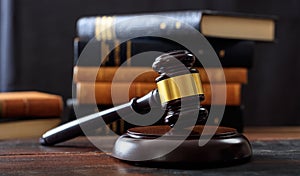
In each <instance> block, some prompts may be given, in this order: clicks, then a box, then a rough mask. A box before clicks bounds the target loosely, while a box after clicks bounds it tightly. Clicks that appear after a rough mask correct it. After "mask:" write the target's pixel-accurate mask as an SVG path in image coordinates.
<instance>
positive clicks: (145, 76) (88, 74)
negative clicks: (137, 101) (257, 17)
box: [73, 66, 248, 84]
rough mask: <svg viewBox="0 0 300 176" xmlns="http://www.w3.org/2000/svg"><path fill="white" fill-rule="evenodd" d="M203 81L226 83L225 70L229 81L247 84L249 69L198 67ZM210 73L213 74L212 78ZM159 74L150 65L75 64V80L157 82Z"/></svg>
mask: <svg viewBox="0 0 300 176" xmlns="http://www.w3.org/2000/svg"><path fill="white" fill-rule="evenodd" d="M197 69H198V71H199V74H200V77H201V82H202V83H224V80H223V79H222V74H223V72H224V76H225V81H226V82H227V83H242V84H246V83H247V80H248V74H247V73H248V71H247V69H246V68H224V69H218V68H208V69H204V68H200V67H197ZM208 74H209V75H211V77H210V79H209V78H208ZM158 76H159V74H158V73H157V72H155V71H153V69H151V68H150V67H122V68H119V67H101V68H99V67H83V66H75V67H74V74H73V81H74V83H77V82H112V81H116V82H133V81H134V82H155V79H156V78H157V77H158Z"/></svg>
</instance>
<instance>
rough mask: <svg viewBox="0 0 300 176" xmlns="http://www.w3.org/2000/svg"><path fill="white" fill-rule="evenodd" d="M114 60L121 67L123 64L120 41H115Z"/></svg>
mask: <svg viewBox="0 0 300 176" xmlns="http://www.w3.org/2000/svg"><path fill="white" fill-rule="evenodd" d="M114 60H115V65H116V66H119V65H120V64H121V52H120V41H119V40H115V49H114Z"/></svg>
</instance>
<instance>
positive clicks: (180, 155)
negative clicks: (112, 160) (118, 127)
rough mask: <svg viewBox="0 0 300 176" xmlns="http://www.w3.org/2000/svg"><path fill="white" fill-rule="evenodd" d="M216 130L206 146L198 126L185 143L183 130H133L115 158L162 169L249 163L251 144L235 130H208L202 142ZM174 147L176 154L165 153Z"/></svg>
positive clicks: (121, 140) (116, 149)
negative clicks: (203, 143)
mask: <svg viewBox="0 0 300 176" xmlns="http://www.w3.org/2000/svg"><path fill="white" fill-rule="evenodd" d="M216 128H217V130H216V132H215V133H213V135H212V138H211V139H210V140H209V141H208V142H207V143H206V144H205V145H204V146H199V139H200V135H201V134H202V132H203V129H204V126H200V125H199V126H195V127H194V128H193V129H192V131H191V133H190V135H189V136H188V137H187V138H186V139H185V140H182V139H184V138H185V137H184V136H183V134H184V132H183V131H182V130H177V131H176V130H171V128H170V127H169V126H149V127H136V128H132V129H129V130H128V131H127V133H126V134H124V135H122V136H120V137H119V138H118V140H117V141H116V143H115V146H114V149H113V153H112V155H113V156H114V157H116V158H118V159H121V160H124V161H129V162H133V163H135V164H141V165H156V166H157V165H159V166H162V167H164V166H168V167H169V166H172V165H174V166H182V167H186V166H197V167H215V166H220V165H222V166H225V165H231V164H239V163H244V162H247V161H249V160H250V158H251V156H252V149H251V145H250V143H249V141H248V140H247V138H246V137H245V136H243V135H242V134H240V133H238V132H237V131H236V130H235V129H233V128H227V127H213V126H207V129H208V130H207V131H208V132H207V131H206V132H205V133H203V134H202V138H201V139H202V140H203V138H204V139H205V138H206V137H209V135H210V134H212V131H214V129H216ZM185 130H188V129H185ZM162 135H164V138H163V139H162V138H161V136H162ZM177 144H179V145H178V146H177V147H176V145H177ZM174 145H175V147H174V149H173V150H171V151H169V152H166V151H168V150H169V149H170V148H171V147H173V146H174ZM145 159H146V160H145Z"/></svg>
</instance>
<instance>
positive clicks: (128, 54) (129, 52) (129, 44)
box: [126, 40, 132, 66]
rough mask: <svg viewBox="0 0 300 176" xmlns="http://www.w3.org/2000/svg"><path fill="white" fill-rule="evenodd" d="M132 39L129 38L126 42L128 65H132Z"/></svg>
mask: <svg viewBox="0 0 300 176" xmlns="http://www.w3.org/2000/svg"><path fill="white" fill-rule="evenodd" d="M131 44H132V43H131V40H128V41H127V42H126V59H127V60H126V61H127V66H131Z"/></svg>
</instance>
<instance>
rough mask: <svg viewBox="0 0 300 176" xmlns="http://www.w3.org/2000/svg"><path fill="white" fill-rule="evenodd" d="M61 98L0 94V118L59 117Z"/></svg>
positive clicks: (41, 95) (32, 94) (25, 93)
mask: <svg viewBox="0 0 300 176" xmlns="http://www.w3.org/2000/svg"><path fill="white" fill-rule="evenodd" d="M62 110H63V100H62V98H61V96H58V95H53V94H48V93H42V92H34V91H32V92H6V93H0V118H3V119H4V118H27V117H30V118H33V117H60V116H61V114H62Z"/></svg>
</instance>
